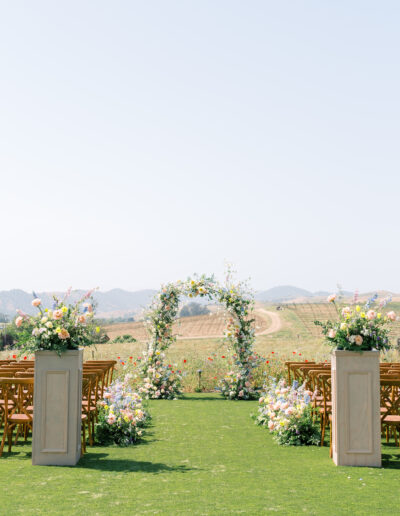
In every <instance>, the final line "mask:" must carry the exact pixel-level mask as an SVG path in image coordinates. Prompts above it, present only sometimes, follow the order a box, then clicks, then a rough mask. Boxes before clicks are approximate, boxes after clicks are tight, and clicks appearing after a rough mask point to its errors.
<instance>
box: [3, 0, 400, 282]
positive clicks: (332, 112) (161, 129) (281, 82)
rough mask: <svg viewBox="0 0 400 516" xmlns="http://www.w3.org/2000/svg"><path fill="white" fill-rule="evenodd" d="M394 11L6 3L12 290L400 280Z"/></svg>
mask: <svg viewBox="0 0 400 516" xmlns="http://www.w3.org/2000/svg"><path fill="white" fill-rule="evenodd" d="M399 25H400V3H399V2H397V1H385V2H377V1H373V2H371V1H335V2H332V1H321V0H318V1H298V0H296V1H282V2H277V1H266V0H263V1H255V0H252V1H249V2H244V1H234V0H218V1H215V0H210V1H206V0H201V1H200V0H198V1H197V2H195V1H186V0H181V1H173V0H159V1H151V2H150V1H132V0H130V1H128V0H127V1H118V0H113V1H112V2H110V1H109V0H107V1H99V0H96V1H84V2H82V1H73V0H69V1H68V2H54V1H41V0H35V2H32V1H30V0H29V1H18V2H6V3H3V5H2V8H1V12H0V48H1V50H0V65H1V74H0V103H1V111H0V112H1V117H0V167H1V169H0V170H1V196H0V199H1V200H0V215H1V224H2V229H1V235H2V236H1V241H2V243H1V258H0V266H1V282H0V283H1V284H0V290H2V289H9V288H17V287H18V288H23V289H32V288H34V289H37V290H56V289H63V288H67V287H68V286H69V285H73V286H74V287H75V288H86V287H90V286H100V288H101V289H102V290H106V289H109V288H113V287H122V288H126V289H130V290H136V289H140V288H157V287H158V286H159V284H160V283H161V282H165V281H170V280H171V281H173V280H176V279H179V278H185V277H186V276H187V275H189V274H191V273H192V272H195V271H197V272H216V273H217V274H221V272H222V270H223V267H224V260H225V259H228V260H229V261H231V262H234V263H235V265H236V268H237V269H238V271H239V276H241V277H249V276H251V278H252V282H253V285H254V287H256V288H258V289H264V288H269V287H272V286H275V285H279V284H294V285H297V286H300V287H304V288H308V289H312V290H317V289H328V290H332V289H334V288H335V285H336V283H337V282H340V283H341V284H342V285H343V287H344V288H346V289H353V288H357V287H358V288H359V289H361V290H369V289H376V288H386V289H391V290H394V291H400V274H399V263H400V235H399V229H398V228H399V211H400V188H399V187H400V167H399V164H400V154H399V153H400V151H399V142H400V129H399V126H400V116H399V115H400V113H399V111H400V100H399V99H400V93H399V92H400V67H399V48H400V31H399Z"/></svg>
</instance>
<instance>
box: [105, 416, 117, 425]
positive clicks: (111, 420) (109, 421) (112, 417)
mask: <svg viewBox="0 0 400 516" xmlns="http://www.w3.org/2000/svg"><path fill="white" fill-rule="evenodd" d="M115 420H116V417H115V415H114V414H109V416H108V419H107V423H108V424H109V425H112V424H113V423H115Z"/></svg>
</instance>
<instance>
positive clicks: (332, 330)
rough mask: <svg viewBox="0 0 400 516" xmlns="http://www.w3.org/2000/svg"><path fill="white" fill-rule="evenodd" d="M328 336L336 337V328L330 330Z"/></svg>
mask: <svg viewBox="0 0 400 516" xmlns="http://www.w3.org/2000/svg"><path fill="white" fill-rule="evenodd" d="M328 337H329V338H330V339H334V338H335V337H336V330H334V329H331V330H329V332H328Z"/></svg>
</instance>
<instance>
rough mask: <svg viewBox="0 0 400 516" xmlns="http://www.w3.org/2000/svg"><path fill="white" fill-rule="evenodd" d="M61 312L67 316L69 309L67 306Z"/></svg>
mask: <svg viewBox="0 0 400 516" xmlns="http://www.w3.org/2000/svg"><path fill="white" fill-rule="evenodd" d="M61 310H62V311H63V313H64V314H66V313H67V312H68V308H67V307H66V306H63V307H62V308H61Z"/></svg>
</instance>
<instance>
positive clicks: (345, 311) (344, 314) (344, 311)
mask: <svg viewBox="0 0 400 516" xmlns="http://www.w3.org/2000/svg"><path fill="white" fill-rule="evenodd" d="M350 312H351V310H350V307H349V306H345V307H344V308H342V316H343V317H345V316H346V315H347V314H349V313H350Z"/></svg>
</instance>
